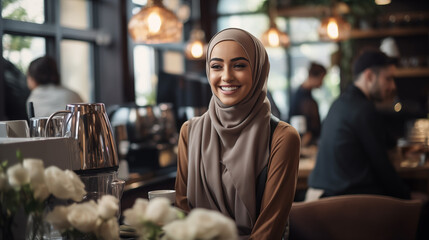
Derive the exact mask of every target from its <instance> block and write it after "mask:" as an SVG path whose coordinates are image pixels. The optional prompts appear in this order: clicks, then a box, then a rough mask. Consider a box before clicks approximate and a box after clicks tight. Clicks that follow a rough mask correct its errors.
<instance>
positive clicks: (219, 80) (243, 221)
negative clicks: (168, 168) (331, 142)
mask: <svg viewBox="0 0 429 240" xmlns="http://www.w3.org/2000/svg"><path fill="white" fill-rule="evenodd" d="M269 66H270V63H269V60H268V55H267V52H266V51H265V48H264V47H263V45H262V43H261V42H260V41H259V40H258V39H257V38H256V37H254V36H253V35H251V34H250V33H248V32H246V31H244V30H241V29H237V28H229V29H225V30H222V31H221V32H219V33H217V34H216V35H215V36H214V37H213V38H212V40H211V41H210V43H209V45H208V51H207V58H206V69H207V71H206V72H207V77H208V80H209V83H210V86H211V90H212V93H213V96H212V98H211V100H210V104H209V108H208V110H207V112H206V113H204V114H203V115H202V116H200V117H195V118H193V119H191V120H189V121H187V122H185V123H184V124H183V126H182V128H181V131H180V138H179V144H178V163H177V164H178V166H177V177H176V206H177V207H179V208H181V209H183V210H190V209H192V208H207V209H212V210H217V211H219V212H221V213H222V214H224V215H226V216H228V217H230V218H232V219H233V220H234V221H235V223H236V225H237V229H238V232H239V235H240V239H243V240H244V239H258V240H259V239H274V240H280V239H281V238H282V236H283V233H284V232H285V229H286V225H287V219H288V215H289V211H290V209H291V206H292V202H293V199H294V194H295V188H296V181H297V173H298V163H299V150H300V138H299V135H298V133H297V131H296V130H295V129H294V128H293V127H291V126H290V125H289V124H287V123H286V122H282V121H280V122H278V124H277V126H276V127H275V128H274V131H273V132H272V135H271V134H270V129H271V120H270V118H271V117H270V116H271V113H270V103H269V101H268V99H267V79H268V72H269ZM273 126H275V125H274V123H273ZM270 136H271V137H270ZM261 173H266V175H265V177H263V178H262V177H261V178H262V179H265V180H264V181H263V183H264V185H265V188H264V189H265V190H263V191H261V192H260V191H257V190H258V189H259V188H257V186H259V184H258V183H260V181H259V179H260V178H258V176H262V175H261ZM258 192H259V193H261V194H260V195H259V194H257V193H258ZM259 196H261V198H259ZM259 200H260V202H259Z"/></svg>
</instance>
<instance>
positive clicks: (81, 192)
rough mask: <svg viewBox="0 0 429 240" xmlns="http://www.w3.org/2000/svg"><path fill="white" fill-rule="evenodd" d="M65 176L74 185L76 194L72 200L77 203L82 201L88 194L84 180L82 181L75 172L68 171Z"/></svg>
mask: <svg viewBox="0 0 429 240" xmlns="http://www.w3.org/2000/svg"><path fill="white" fill-rule="evenodd" d="M65 174H66V175H67V177H68V178H69V179H70V181H71V182H72V183H73V185H74V193H73V194H72V196H71V198H72V199H73V200H75V201H77V202H79V201H82V198H83V197H84V196H85V194H86V191H85V184H83V182H82V180H80V178H79V176H78V175H77V174H76V173H75V172H73V171H71V170H66V171H65Z"/></svg>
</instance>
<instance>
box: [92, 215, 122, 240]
mask: <svg viewBox="0 0 429 240" xmlns="http://www.w3.org/2000/svg"><path fill="white" fill-rule="evenodd" d="M97 225H98V227H97V232H96V236H97V237H98V238H100V239H103V240H118V239H119V225H118V221H117V220H116V218H111V219H109V220H107V221H103V220H102V219H100V218H99V219H98V224H97Z"/></svg>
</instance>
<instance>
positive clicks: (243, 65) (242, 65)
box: [234, 63, 247, 68]
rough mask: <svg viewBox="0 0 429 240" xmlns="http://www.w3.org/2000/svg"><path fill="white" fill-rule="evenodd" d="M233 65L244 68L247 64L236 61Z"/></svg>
mask: <svg viewBox="0 0 429 240" xmlns="http://www.w3.org/2000/svg"><path fill="white" fill-rule="evenodd" d="M234 67H235V68H245V67H247V65H246V64H244V63H238V64H235V65H234Z"/></svg>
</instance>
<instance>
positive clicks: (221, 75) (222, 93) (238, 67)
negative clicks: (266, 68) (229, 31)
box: [209, 41, 252, 106]
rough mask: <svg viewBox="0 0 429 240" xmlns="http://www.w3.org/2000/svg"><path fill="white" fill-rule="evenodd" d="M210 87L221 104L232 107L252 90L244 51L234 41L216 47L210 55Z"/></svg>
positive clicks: (249, 70) (250, 73) (250, 76)
mask: <svg viewBox="0 0 429 240" xmlns="http://www.w3.org/2000/svg"><path fill="white" fill-rule="evenodd" d="M211 56H212V58H211V59H210V67H209V72H210V73H209V79H210V86H211V88H212V91H213V93H214V94H215V95H216V97H218V98H219V99H220V100H221V102H222V103H223V104H225V105H227V106H232V105H235V104H237V103H239V102H240V101H241V100H243V99H244V98H245V97H246V96H247V95H248V94H249V92H250V89H251V88H252V68H251V66H250V62H249V60H248V57H247V54H246V52H245V51H244V49H243V48H242V47H241V46H240V45H239V44H238V43H237V42H234V41H224V42H221V43H219V44H217V45H216V47H215V48H213V51H212V53H211Z"/></svg>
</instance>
